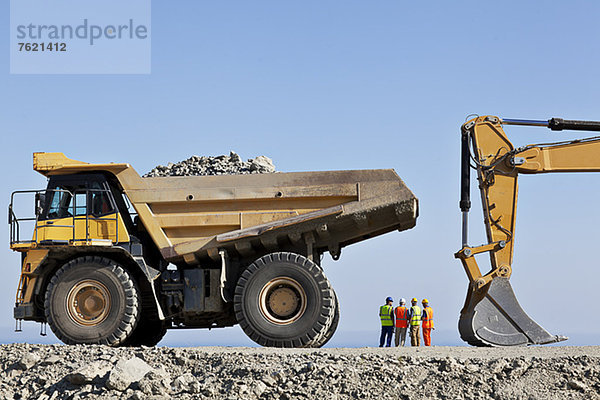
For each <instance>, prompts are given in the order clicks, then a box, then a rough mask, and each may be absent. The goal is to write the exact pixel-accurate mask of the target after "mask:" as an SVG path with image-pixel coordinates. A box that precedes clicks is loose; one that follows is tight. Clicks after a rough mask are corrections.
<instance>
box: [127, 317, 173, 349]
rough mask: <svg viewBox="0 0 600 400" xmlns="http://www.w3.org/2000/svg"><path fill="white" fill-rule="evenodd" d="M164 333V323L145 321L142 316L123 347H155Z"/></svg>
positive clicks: (165, 330)
mask: <svg viewBox="0 0 600 400" xmlns="http://www.w3.org/2000/svg"><path fill="white" fill-rule="evenodd" d="M142 315H144V313H142ZM166 333H167V325H166V323H165V322H164V321H160V320H151V319H146V318H144V317H143V316H142V317H141V319H140V321H139V322H138V324H137V326H136V327H135V329H134V330H133V332H132V333H131V335H129V337H128V338H127V339H126V340H125V341H124V342H123V346H132V347H139V346H148V347H152V346H156V345H157V344H158V342H160V341H161V340H162V338H163V337H164V336H165V334H166Z"/></svg>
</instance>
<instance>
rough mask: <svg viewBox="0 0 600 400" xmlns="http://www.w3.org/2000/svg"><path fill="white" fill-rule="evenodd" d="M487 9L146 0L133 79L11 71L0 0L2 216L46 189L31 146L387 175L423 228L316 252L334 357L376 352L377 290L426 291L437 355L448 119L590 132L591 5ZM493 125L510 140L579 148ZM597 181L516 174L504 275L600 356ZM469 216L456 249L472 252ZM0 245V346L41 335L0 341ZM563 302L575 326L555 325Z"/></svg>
mask: <svg viewBox="0 0 600 400" xmlns="http://www.w3.org/2000/svg"><path fill="white" fill-rule="evenodd" d="M498 4H500V3H491V2H475V1H456V2H437V3H436V2H434V3H428V5H427V6H422V5H420V4H418V3H409V2H401V1H387V0H379V1H375V2H365V1H353V0H350V1H343V2H342V1H318V2H317V1H306V0H305V1H301V2H300V1H287V2H281V1H262V0H252V1H245V2H242V1H231V2H218V1H214V0H212V1H208V0H201V1H191V0H190V1H183V0H177V1H171V2H166V1H160V2H159V1H153V4H152V32H151V36H152V73H151V74H149V75H10V74H9V40H8V23H9V21H8V4H5V5H4V7H5V11H6V12H5V13H2V16H3V17H1V19H0V24H1V25H2V26H0V28H1V29H0V31H2V32H4V34H5V39H4V40H3V41H0V60H1V61H2V68H3V72H2V73H1V74H0V88H1V90H2V94H3V95H2V96H0V124H2V135H1V137H2V139H1V140H2V150H1V151H2V159H3V161H4V162H3V165H4V166H5V168H6V171H5V173H4V174H3V175H2V178H1V179H2V185H1V186H0V190H1V192H0V198H2V199H4V205H5V207H6V206H7V205H8V201H9V196H10V193H11V192H12V191H13V190H17V189H31V188H41V187H43V186H44V185H45V180H44V179H43V177H41V176H40V175H38V174H37V173H36V172H34V171H32V168H31V154H32V153H33V152H34V151H48V152H49V151H61V152H64V153H65V154H67V155H68V156H69V157H72V158H75V159H79V160H83V161H89V162H110V161H115V162H129V163H131V164H132V165H133V166H134V167H135V168H136V169H137V170H138V172H140V173H144V172H146V171H148V170H150V169H151V168H152V167H153V166H155V165H157V164H164V163H166V162H169V161H178V160H181V159H184V158H187V157H189V156H191V155H192V154H198V155H218V154H226V153H228V152H229V151H230V150H235V151H236V152H238V153H239V154H240V155H241V156H242V157H243V158H251V157H255V156H257V155H261V154H264V155H267V156H269V157H271V158H272V159H273V160H274V162H275V164H276V166H277V168H278V170H280V171H311V170H337V169H363V168H394V169H395V170H396V171H397V172H398V174H399V175H400V176H401V177H402V178H403V179H404V181H405V182H406V184H407V185H408V186H409V187H410V188H411V190H413V192H414V193H415V194H416V195H417V197H418V198H419V200H420V208H421V216H420V217H419V220H418V222H417V226H416V228H414V229H413V230H411V231H406V232H401V233H398V232H396V233H391V234H388V235H385V236H383V237H379V238H376V239H372V240H369V241H366V242H362V243H359V244H356V245H353V246H351V247H349V248H346V249H344V251H343V253H342V258H341V259H340V260H339V261H337V262H334V261H332V260H331V258H330V257H329V256H326V257H325V262H324V267H325V272H326V274H327V275H328V277H329V278H330V279H331V281H332V283H333V285H334V287H335V289H336V291H337V292H338V295H339V297H340V302H341V307H342V320H341V322H340V327H339V329H338V332H337V334H336V335H335V336H334V339H333V340H332V342H331V345H332V346H334V345H336V344H337V345H340V346H341V345H353V346H367V345H373V344H375V342H376V338H377V336H378V329H379V328H378V317H377V307H378V306H379V305H380V304H381V303H382V302H383V300H384V299H385V297H386V296H388V295H391V296H393V297H394V298H395V299H397V298H399V297H406V298H409V297H413V296H415V297H418V298H422V297H427V298H429V300H430V302H431V305H432V306H433V307H434V309H435V311H436V325H437V327H438V330H437V331H436V333H435V334H434V337H433V341H434V343H436V336H435V335H436V334H437V335H438V336H437V339H438V340H437V342H438V343H442V342H443V343H446V344H461V343H462V342H461V341H460V339H459V338H458V333H457V328H456V326H457V321H458V314H459V311H460V308H461V307H462V304H463V302H464V298H465V293H466V288H467V278H466V276H465V274H464V272H463V270H462V267H461V265H460V263H459V262H458V261H457V260H455V259H454V258H453V253H454V252H455V251H457V250H458V249H459V247H460V212H459V209H458V194H459V193H458V190H459V150H460V147H459V128H460V125H461V124H462V122H463V121H464V119H465V117H466V116H467V115H468V114H470V113H477V114H480V115H483V114H494V115H498V116H500V117H506V118H529V119H547V118H550V117H563V118H568V119H588V120H600V114H599V111H600V110H599V105H600V101H599V100H598V95H597V94H598V93H599V92H600V91H599V89H600V79H598V78H599V77H598V75H599V72H598V71H600V69H599V68H598V65H599V61H600V59H599V58H600V51H599V48H598V47H600V41H598V31H597V19H598V15H599V14H600V5H598V3H597V2H592V1H572V2H568V3H566V2H544V3H542V2H536V3H531V4H529V3H526V2H517V1H507V2H503V3H501V6H499V5H498ZM507 132H508V133H509V135H510V137H511V138H512V139H513V142H514V143H515V144H517V145H522V144H528V143H538V142H547V141H551V140H563V139H566V138H572V137H578V136H581V135H580V134H576V133H575V134H574V133H564V132H563V133H557V132H551V131H549V130H547V129H542V128H519V127H507ZM599 184H600V175H599V174H561V175H558V174H554V175H543V176H542V175H539V176H525V177H522V179H521V180H520V188H521V191H520V195H519V199H520V203H519V208H518V212H517V215H518V217H517V218H518V219H517V231H516V250H515V259H514V264H513V271H514V272H513V277H512V279H511V282H512V284H513V287H514V289H515V292H516V293H517V297H518V299H519V301H520V302H521V305H522V306H523V308H524V309H525V310H526V311H527V312H528V313H529V314H530V315H531V316H532V317H533V318H534V319H535V320H536V321H537V322H539V323H540V324H541V325H542V326H544V327H545V328H546V329H547V330H549V331H550V332H551V333H554V334H565V335H568V336H571V338H572V339H571V340H570V341H568V342H565V343H566V344H600V343H599V342H598V341H599V340H600V339H599V338H600V319H598V318H597V317H596V316H597V315H600V291H598V290H597V285H598V282H599V281H600V272H599V271H600V270H599V269H598V268H597V267H598V261H597V255H596V251H595V250H596V248H597V244H596V243H597V235H598V233H597V232H598V231H597V229H596V227H597V225H598V223H599V222H600V212H598V208H597V207H596V204H597V202H598V195H599V190H598V187H599V186H600V185H599ZM473 189H474V190H475V187H474V188H473ZM473 194H474V195H477V193H475V192H473ZM474 203H475V205H476V207H475V208H474V209H473V210H472V212H471V228H472V229H471V232H472V233H471V244H479V243H483V242H484V241H485V237H484V234H483V229H482V227H483V225H482V224H483V222H482V218H481V211H480V209H479V208H478V207H477V204H478V201H474ZM5 209H6V208H5ZM4 212H6V211H4ZM0 242H2V243H5V247H4V250H3V251H1V252H0V261H1V263H2V265H3V268H4V279H2V282H1V283H0V321H1V322H0V341H3V342H10V341H24V340H29V341H41V340H46V341H53V340H56V339H54V338H53V337H52V336H49V337H48V338H46V339H43V338H40V337H39V336H36V335H37V332H38V327H37V326H36V324H34V323H25V324H24V329H25V332H24V333H21V334H15V333H12V327H13V325H12V306H13V303H14V292H15V290H16V286H17V281H18V274H19V256H18V254H17V253H13V252H11V251H10V249H9V248H8V227H5V229H2V230H0ZM481 261H482V262H484V261H485V259H482V260H481ZM484 269H485V268H484ZM579 307H585V310H586V315H589V316H590V318H589V321H586V323H582V321H581V320H580V319H579V318H575V320H567V319H565V315H568V314H571V313H573V312H574V311H573V310H574V308H575V309H577V311H576V312H575V314H578V315H581V314H580V312H579V310H578V308H579ZM165 343H173V344H180V343H186V344H189V345H202V344H217V343H220V344H224V345H235V344H242V345H251V344H252V342H251V341H249V340H248V339H246V338H245V336H244V334H243V332H242V331H241V329H239V328H238V327H235V328H231V329H227V330H221V331H219V330H213V331H210V332H208V331H186V332H175V333H169V334H168V335H167V337H166V339H165Z"/></svg>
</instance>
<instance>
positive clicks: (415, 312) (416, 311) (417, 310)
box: [410, 306, 421, 326]
mask: <svg viewBox="0 0 600 400" xmlns="http://www.w3.org/2000/svg"><path fill="white" fill-rule="evenodd" d="M410 309H411V310H412V316H411V318H410V324H411V325H412V326H420V325H421V307H419V306H412V307H411V308H410Z"/></svg>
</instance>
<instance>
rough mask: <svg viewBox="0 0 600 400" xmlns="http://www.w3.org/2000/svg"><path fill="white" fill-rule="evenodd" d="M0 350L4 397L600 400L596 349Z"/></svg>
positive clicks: (599, 350) (599, 360) (8, 347)
mask: <svg viewBox="0 0 600 400" xmlns="http://www.w3.org/2000/svg"><path fill="white" fill-rule="evenodd" d="M0 347H1V351H0V364H1V365H2V375H1V377H2V379H1V381H0V398H2V399H34V398H35V399H41V400H47V399H52V400H54V399H84V398H85V399H170V398H181V399H384V398H388V399H527V400H529V399H600V346H585V347H569V346H560V347H559V346H557V347H520V348H472V347H436V346H434V347H430V348H424V347H419V348H410V347H405V348H383V349H379V348H327V349H273V348H246V347H244V348H242V347H193V348H192V347H190V348H179V347H178V348H169V347H153V348H143V347H142V348H135V347H131V348H111V347H105V346H65V345H31V344H10V345H1V346H0Z"/></svg>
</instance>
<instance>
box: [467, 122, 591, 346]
mask: <svg viewBox="0 0 600 400" xmlns="http://www.w3.org/2000/svg"><path fill="white" fill-rule="evenodd" d="M503 125H525V126H545V127H548V128H550V129H552V130H563V129H569V130H583V131H600V122H593V121H568V120H562V119H559V118H553V119H551V120H548V121H529V120H512V119H504V120H503V119H500V118H498V117H495V116H482V117H477V118H474V119H472V120H470V121H468V122H466V123H465V124H464V125H463V126H462V130H461V134H462V137H461V146H462V147H461V199H460V208H461V211H462V248H461V250H460V251H458V252H457V253H456V254H455V257H456V258H458V259H460V261H461V263H462V265H463V267H464V269H465V272H466V273H467V276H468V278H469V282H470V285H469V289H468V291H467V298H466V301H465V305H464V307H463V309H462V311H461V314H460V319H459V331H460V334H461V337H462V339H463V340H465V341H466V342H468V343H469V344H472V345H475V346H519V345H530V344H546V343H554V342H559V341H562V340H566V339H567V338H566V337H564V336H558V335H551V334H550V333H548V332H547V331H546V330H545V329H544V328H542V327H541V326H540V325H538V324H537V323H536V322H535V321H533V319H531V318H530V317H529V316H528V315H527V314H526V313H525V311H523V309H522V308H521V306H520V305H519V302H518V301H517V298H516V296H515V294H514V292H513V290H512V287H511V285H510V281H509V279H510V276H511V273H512V261H513V250H514V232H515V216H516V209H517V194H518V182H517V181H518V175H519V174H520V173H525V174H539V173H548V172H600V137H591V138H586V139H578V140H573V141H564V142H556V143H546V144H534V145H528V146H523V147H519V148H515V147H514V146H513V144H512V143H511V142H510V140H509V139H508V137H507V136H506V134H505V132H504V130H503V128H502V126H503ZM471 169H475V170H476V171H477V179H478V181H479V190H480V193H481V200H482V208H483V214H484V224H485V228H486V234H487V240H488V243H487V244H484V245H481V246H474V247H472V246H469V244H468V213H469V209H470V207H471V200H470V171H471ZM485 252H488V253H489V256H490V265H491V269H490V271H489V272H487V273H485V274H482V273H481V270H480V269H479V266H478V264H477V261H476V260H475V257H474V256H475V255H476V254H481V253H485Z"/></svg>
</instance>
